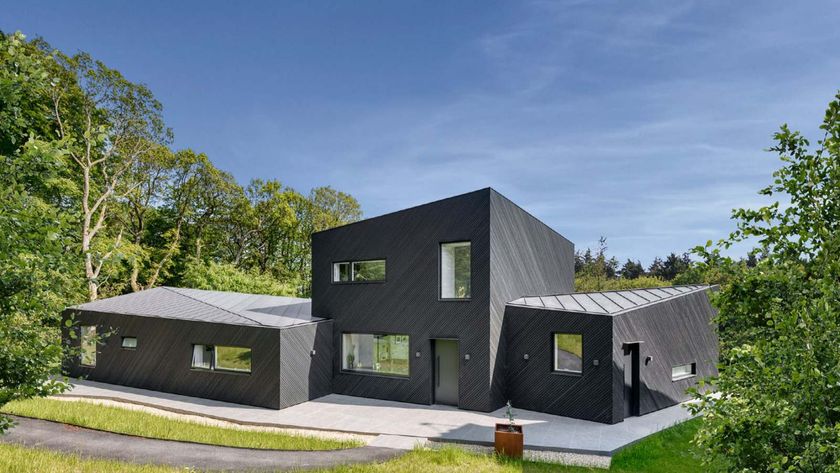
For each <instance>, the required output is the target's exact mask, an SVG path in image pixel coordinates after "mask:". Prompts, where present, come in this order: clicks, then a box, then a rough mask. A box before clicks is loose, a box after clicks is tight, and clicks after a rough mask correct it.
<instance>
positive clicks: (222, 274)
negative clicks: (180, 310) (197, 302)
mask: <svg viewBox="0 0 840 473" xmlns="http://www.w3.org/2000/svg"><path fill="white" fill-rule="evenodd" d="M182 284H183V285H184V286H186V287H191V288H195V289H206V290H211V291H232V292H244V293H250V294H269V295H274V296H294V295H295V294H296V292H297V291H296V288H295V286H293V285H289V284H282V283H280V282H279V281H277V280H276V279H274V278H272V277H271V276H268V275H263V274H260V273H258V272H256V271H254V270H251V271H243V270H240V269H238V268H236V267H235V266H233V265H232V264H229V263H216V262H213V261H208V262H201V261H196V260H192V261H190V262H188V263H187V265H186V268H185V270H184V274H183V277H182Z"/></svg>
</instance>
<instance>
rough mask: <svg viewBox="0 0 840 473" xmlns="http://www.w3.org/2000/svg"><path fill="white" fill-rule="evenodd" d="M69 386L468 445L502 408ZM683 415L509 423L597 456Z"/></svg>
mask: <svg viewBox="0 0 840 473" xmlns="http://www.w3.org/2000/svg"><path fill="white" fill-rule="evenodd" d="M72 383H73V385H74V387H73V389H72V390H70V391H69V392H67V393H66V395H68V396H72V397H88V398H98V399H111V400H117V401H124V402H131V403H136V404H141V405H145V406H150V407H155V408H158V409H164V410H169V411H172V412H179V413H186V414H195V415H201V416H206V417H210V418H215V419H222V420H227V421H231V422H236V423H241V424H250V425H263V426H274V427H287V428H300V429H316V430H328V431H340V432H353V433H362V434H384V435H398V436H407V437H419V438H428V439H429V440H431V441H443V442H455V443H466V444H473V445H492V442H493V436H494V434H493V430H494V425H495V423H496V422H503V421H504V420H503V419H504V409H499V410H497V411H494V412H489V413H487V412H475V411H466V410H462V409H458V408H457V407H452V406H426V405H418V404H408V403H403V402H395V401H383V400H377V399H366V398H360V397H351V396H342V395H339V394H330V395H328V396H324V397H322V398H319V399H315V400H313V401H309V402H304V403H302V404H298V405H296V406H292V407H288V408H286V409H281V410H275V409H265V408H260V407H252V406H243V405H239V404H231V403H227V402H221V401H212V400H208V399H201V398H195V397H189V396H181V395H178V394H169V393H162V392H158V391H149V390H146V389H138V388H130V387H126V386H117V385H113V384H105V383H98V382H94V381H81V380H72ZM514 407H515V406H514ZM690 418H691V414H690V413H689V412H688V411H687V410H686V409H685V408H684V407H683V406H680V405H678V406H673V407H669V408H666V409H662V410H660V411H656V412H653V413H650V414H647V415H644V416H641V417H631V418H629V419H627V420H625V421H624V422H619V423H618V424H613V425H609V424H601V423H598V422H589V421H585V420H579V419H572V418H569V417H560V416H555V415H551V414H543V413H539V412H532V411H526V410H522V409H516V421H517V423H520V424H522V425H523V426H524V430H525V448H526V449H529V450H533V451H554V452H572V453H581V454H589V455H602V456H609V455H612V454H614V453H615V452H616V451H618V450H619V449H621V448H623V447H625V446H627V445H629V444H631V443H634V442H636V441H638V440H640V439H642V438H644V437H647V436H648V435H651V434H653V433H656V432H658V431H660V430H663V429H666V428H668V427H671V426H673V425H675V424H678V423H680V422H683V421H685V420H687V419H690Z"/></svg>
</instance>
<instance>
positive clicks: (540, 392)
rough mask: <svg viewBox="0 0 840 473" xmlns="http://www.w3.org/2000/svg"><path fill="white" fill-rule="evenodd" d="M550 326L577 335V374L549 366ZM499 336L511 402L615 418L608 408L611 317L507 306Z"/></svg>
mask: <svg viewBox="0 0 840 473" xmlns="http://www.w3.org/2000/svg"><path fill="white" fill-rule="evenodd" d="M556 332H560V333H579V334H581V335H582V337H583V340H582V341H583V369H582V373H581V374H580V375H577V374H566V373H555V372H554V371H553V369H554V365H553V363H554V344H553V338H552V334H553V333H556ZM505 338H506V340H507V346H508V353H507V354H508V363H507V366H508V377H507V384H508V393H509V396H510V400H511V403H512V404H513V406H514V407H518V408H522V409H528V410H533V411H537V412H546V413H549V414H555V415H560V416H567V417H575V418H578V419H586V420H591V421H596V422H604V423H614V422H616V421H615V419H614V417H613V410H612V407H613V399H612V392H613V390H612V378H613V372H612V356H613V353H612V318H611V317H609V316H600V315H592V314H581V313H574V312H559V311H553V310H546V309H537V308H528V307H519V306H508V307H507V311H506V317H505ZM525 354H528V359H527V360H525ZM595 360H597V363H598V365H597V366H595Z"/></svg>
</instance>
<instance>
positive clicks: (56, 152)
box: [0, 33, 362, 300]
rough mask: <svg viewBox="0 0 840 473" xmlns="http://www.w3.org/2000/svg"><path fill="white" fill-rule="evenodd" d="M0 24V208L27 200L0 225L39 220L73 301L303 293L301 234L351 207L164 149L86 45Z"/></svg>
mask: <svg viewBox="0 0 840 473" xmlns="http://www.w3.org/2000/svg"><path fill="white" fill-rule="evenodd" d="M0 36H2V38H0V42H1V43H2V44H0V64H2V65H0V67H2V70H1V71H0V74H2V76H0V81H2V82H0V160H2V163H3V166H4V172H3V174H2V177H0V179H2V183H1V184H2V186H3V188H4V189H3V193H4V195H3V201H4V203H8V204H10V205H6V206H5V207H7V209H5V210H4V213H6V210H11V209H12V208H14V207H17V208H19V209H20V210H21V211H26V212H30V213H29V214H28V215H26V216H23V215H19V216H18V218H17V219H16V220H15V221H14V222H11V221H10V222H9V223H10V224H12V225H19V227H16V228H10V229H9V231H14V232H16V233H17V234H20V233H21V231H24V230H27V228H26V227H27V225H30V226H31V230H32V231H33V232H35V231H40V230H44V228H40V227H39V225H41V224H42V223H46V222H47V221H49V225H48V226H49V230H50V231H48V232H47V233H48V234H49V235H51V238H54V241H60V242H61V250H62V255H61V258H60V259H63V258H65V257H68V258H69V259H70V261H69V267H67V268H66V271H67V273H66V274H67V275H68V276H69V281H68V283H69V284H70V286H71V287H75V288H77V289H78V290H79V291H80V292H79V293H80V294H82V296H81V298H82V299H89V300H93V299H96V298H98V297H104V296H111V295H115V294H119V293H124V292H129V291H141V290H144V289H148V288H151V287H155V286H159V285H187V286H193V287H201V288H206V289H221V290H236V291H246V292H248V291H253V292H263V293H271V294H278V295H308V293H309V291H310V278H311V267H310V266H311V253H310V236H311V234H312V233H313V232H316V231H319V230H324V229H327V228H330V227H334V226H337V225H342V224H345V223H349V222H352V221H355V220H358V219H360V218H361V216H362V212H361V209H360V206H359V203H358V202H357V201H356V200H355V199H354V198H353V197H352V196H350V195H349V194H346V193H343V192H339V191H337V190H335V189H332V188H330V187H319V188H315V189H312V190H311V191H309V192H308V193H300V192H298V191H296V190H295V189H292V188H290V187H287V186H284V185H282V184H281V182H280V181H278V180H275V179H267V180H261V179H258V180H254V181H252V182H250V183H249V184H248V185H247V186H242V185H240V184H239V183H237V182H236V180H235V179H234V178H233V176H231V175H230V174H229V173H227V172H225V171H222V170H220V169H218V168H217V167H215V166H214V165H213V163H212V161H211V160H210V159H209V158H208V157H207V156H206V155H204V154H202V153H200V152H197V151H194V150H190V149H183V150H175V149H173V148H172V142H173V134H172V131H171V130H170V129H169V128H168V127H167V126H166V124H165V123H164V120H163V117H162V110H163V107H162V105H161V103H160V102H159V101H158V100H156V99H155V97H154V95H153V94H152V92H151V91H150V90H149V89H148V88H147V87H146V86H144V85H142V84H138V83H134V82H131V81H129V80H128V79H126V78H125V77H123V76H122V74H120V72H119V71H117V70H115V69H111V68H109V67H108V66H106V65H105V64H103V63H102V62H100V61H97V60H95V59H93V58H92V57H90V56H89V55H88V54H85V53H78V54H74V55H66V54H63V53H62V52H60V51H56V50H54V49H53V48H51V47H50V46H49V45H48V44H47V43H46V42H44V41H43V40H40V39H36V40H32V41H28V40H26V39H25V37H24V36H23V35H21V34H19V33H16V34H11V35H6V34H2V35H0ZM31 212H36V213H37V216H36V215H34V214H32V213H31ZM7 216H8V215H7ZM48 216H49V217H48ZM24 217H25V218H24ZM33 219H34V220H35V221H33ZM38 219H42V220H38ZM39 228H40V230H39ZM4 234H8V233H5V232H4ZM46 249H47V248H46V247H44V250H45V251H46ZM13 250H14V249H13V248H12V249H10V251H13ZM42 256H44V255H35V256H34V257H36V258H38V257H42ZM56 261H57V260H56ZM4 282H5V281H4ZM73 299H78V298H73Z"/></svg>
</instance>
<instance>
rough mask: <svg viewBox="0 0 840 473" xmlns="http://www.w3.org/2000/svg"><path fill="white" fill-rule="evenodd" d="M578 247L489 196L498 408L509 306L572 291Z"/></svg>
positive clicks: (493, 358) (493, 354)
mask: <svg viewBox="0 0 840 473" xmlns="http://www.w3.org/2000/svg"><path fill="white" fill-rule="evenodd" d="M574 258H575V247H574V245H573V244H572V243H571V242H570V241H569V240H567V239H566V238H564V237H563V236H562V235H560V234H559V233H557V232H556V231H554V230H552V229H551V228H550V227H548V226H547V225H546V224H544V223H543V222H541V221H539V220H537V219H536V218H535V217H533V216H532V215H531V214H529V213H528V212H526V211H524V210H522V208H520V207H519V206H518V205H516V204H514V203H513V202H511V201H510V200H508V199H507V198H505V197H503V196H502V195H500V194H499V193H497V192H495V191H491V193H490V370H491V376H492V391H491V392H492V397H493V402H494V404H495V405H497V406H498V405H501V404H504V402H505V401H506V400H507V399H506V395H505V379H506V378H505V372H506V369H505V361H506V358H507V356H506V350H507V347H506V344H505V337H504V336H503V334H502V328H503V321H504V317H505V303H506V302H508V301H512V300H514V299H516V298H518V297H522V296H524V295H526V294H558V293H562V292H572V291H574V287H575V271H574V268H575V260H574Z"/></svg>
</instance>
